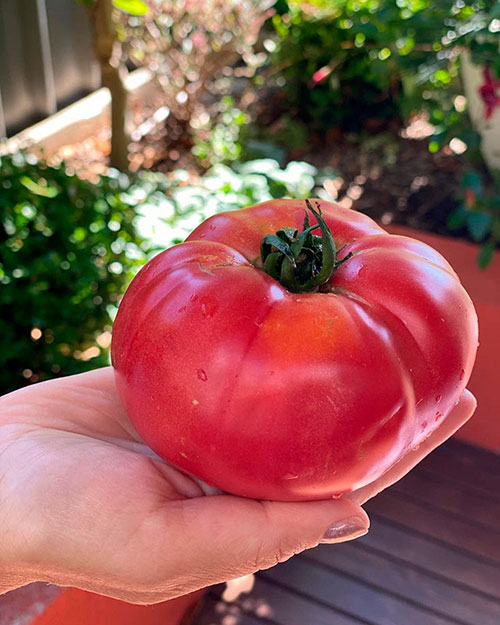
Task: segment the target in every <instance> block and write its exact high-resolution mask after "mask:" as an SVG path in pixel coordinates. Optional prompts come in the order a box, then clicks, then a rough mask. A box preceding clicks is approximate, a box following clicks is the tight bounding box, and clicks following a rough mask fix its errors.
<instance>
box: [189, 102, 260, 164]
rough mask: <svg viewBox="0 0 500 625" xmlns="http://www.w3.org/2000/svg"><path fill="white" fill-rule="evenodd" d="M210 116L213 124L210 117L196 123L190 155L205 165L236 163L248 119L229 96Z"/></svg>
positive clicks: (241, 147)
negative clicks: (192, 154)
mask: <svg viewBox="0 0 500 625" xmlns="http://www.w3.org/2000/svg"><path fill="white" fill-rule="evenodd" d="M214 113H215V115H214ZM212 114H213V117H214V118H215V120H216V121H215V122H214V121H213V119H211V118H210V117H209V118H205V119H204V120H203V121H202V120H199V123H198V128H197V133H196V135H195V138H194V143H195V145H194V147H193V153H194V154H195V156H197V157H198V158H199V159H200V161H201V162H202V164H204V165H206V166H210V165H215V164H216V163H232V162H234V161H238V160H240V159H241V157H242V152H243V146H242V136H243V134H244V133H243V130H244V128H245V127H246V126H247V125H248V124H249V123H250V116H249V115H248V114H247V113H245V112H244V111H242V110H241V109H239V108H238V107H237V106H236V105H235V102H234V98H233V97H232V96H230V95H226V96H223V97H222V98H221V99H220V101H219V102H218V103H217V104H216V105H214V107H213V113H212Z"/></svg>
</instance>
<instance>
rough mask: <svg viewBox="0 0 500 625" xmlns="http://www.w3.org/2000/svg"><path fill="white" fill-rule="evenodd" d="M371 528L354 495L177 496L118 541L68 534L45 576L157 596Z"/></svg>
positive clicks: (126, 595) (131, 595) (141, 597)
mask: <svg viewBox="0 0 500 625" xmlns="http://www.w3.org/2000/svg"><path fill="white" fill-rule="evenodd" d="M368 527H369V520H368V517H367V515H366V513H365V512H364V511H363V510H362V509H361V508H360V507H359V506H358V505H356V504H355V503H353V502H351V501H348V500H338V501H321V502H303V503H302V502H301V503H281V502H258V501H255V500H251V499H243V498H239V497H233V496H230V495H219V496H213V497H199V498H195V499H189V500H183V501H171V502H168V503H167V504H166V505H164V506H163V507H162V508H161V509H159V510H156V511H154V512H152V513H150V514H149V516H148V517H147V518H146V519H144V520H143V521H142V522H141V524H140V526H139V527H135V528H134V531H133V532H128V531H127V537H126V538H127V539H126V540H124V539H123V531H122V528H120V527H119V526H116V527H115V529H114V535H115V536H117V537H118V538H119V540H118V541H116V540H115V539H114V538H113V536H112V535H109V534H108V535H109V541H108V542H104V543H103V542H102V540H101V542H99V545H100V546H99V548H97V549H92V550H90V551H89V549H88V544H89V536H79V535H74V534H73V535H72V536H70V537H69V536H68V537H66V540H67V544H66V548H65V549H64V552H62V551H61V552H60V554H59V556H58V558H61V559H62V560H63V561H62V562H55V561H54V557H55V554H54V550H51V554H50V557H51V566H50V567H49V568H50V573H49V575H47V574H45V579H46V580H47V581H51V582H53V583H58V584H64V585H73V586H76V587H79V588H82V589H85V590H90V591H93V592H98V593H100V594H106V595H109V596H112V597H115V598H117V599H122V600H125V601H129V602H132V603H145V604H149V603H157V602H160V601H165V600H167V599H172V598H175V597H178V596H181V595H185V594H187V593H189V592H192V591H195V590H198V589H200V588H204V587H206V586H209V585H212V584H216V583H220V582H224V581H228V580H230V579H234V578H237V577H241V576H243V575H247V574H249V573H254V572H256V571H257V570H260V569H265V568H269V567H271V566H273V565H275V564H277V563H278V562H283V561H285V560H287V559H288V558H290V557H291V556H293V555H294V554H296V553H299V552H301V551H303V550H304V549H309V548H311V547H314V546H316V545H317V544H318V543H319V542H321V541H324V542H329V543H335V542H343V541H346V540H351V539H353V538H355V537H357V536H360V535H363V534H365V533H366V531H367V530H368ZM89 531H90V530H89ZM95 531H96V528H95V527H94V528H92V531H91V533H92V534H94V532H95ZM98 533H99V535H100V534H102V532H98ZM91 541H92V538H90V542H91ZM68 551H70V552H71V554H70V556H68ZM82 554H85V557H84V559H82Z"/></svg>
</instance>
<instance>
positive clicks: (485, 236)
mask: <svg viewBox="0 0 500 625" xmlns="http://www.w3.org/2000/svg"><path fill="white" fill-rule="evenodd" d="M460 200H461V202H460V205H459V206H458V207H457V208H455V209H454V210H453V211H452V212H451V213H450V215H449V217H448V226H449V227H450V228H451V229H452V230H459V229H461V230H464V231H465V232H466V233H467V234H468V235H469V236H470V237H471V238H472V239H473V240H474V241H477V242H478V243H481V244H482V245H481V249H480V250H479V254H478V259H477V260H478V265H479V266H480V267H481V268H483V269H484V268H485V267H487V266H488V264H489V263H490V261H491V259H492V257H493V252H494V251H495V249H496V248H497V247H498V245H499V244H500V172H493V175H492V177H491V178H490V179H489V180H488V179H486V176H484V175H483V176H481V174H480V173H479V172H478V171H475V170H469V171H467V172H466V174H465V175H464V177H463V180H462V193H461V197H460Z"/></svg>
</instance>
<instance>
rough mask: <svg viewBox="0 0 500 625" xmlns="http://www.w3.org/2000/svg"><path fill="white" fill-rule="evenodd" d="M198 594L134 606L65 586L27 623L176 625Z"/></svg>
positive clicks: (43, 624) (198, 596)
mask: <svg viewBox="0 0 500 625" xmlns="http://www.w3.org/2000/svg"><path fill="white" fill-rule="evenodd" d="M200 596H201V593H193V594H190V595H186V596H185V597H179V598H178V599H174V600H172V601H166V602H164V603H158V604H156V605H151V606H138V605H132V604H130V603H125V602H124V601H117V600H116V599H110V598H108V597H102V596H101V595H96V594H93V593H90V592H84V591H83V590H77V589H76V588H66V589H64V590H62V591H61V592H60V593H59V594H58V596H57V597H56V598H55V600H54V601H53V602H52V603H51V604H50V605H49V606H48V607H47V608H46V610H45V611H44V612H43V614H40V615H39V616H38V617H36V618H35V619H34V620H33V621H31V623H30V625H179V623H180V622H181V619H182V618H183V616H184V615H185V614H186V613H187V612H188V610H189V609H190V608H191V607H192V606H193V605H194V603H195V602H196V601H198V599H199V598H200Z"/></svg>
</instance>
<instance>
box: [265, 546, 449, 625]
mask: <svg viewBox="0 0 500 625" xmlns="http://www.w3.org/2000/svg"><path fill="white" fill-rule="evenodd" d="M260 575H262V576H263V577H264V579H270V580H272V581H274V582H276V583H278V584H281V585H282V587H286V588H288V589H290V590H291V591H293V592H295V593H301V594H302V596H306V597H308V598H309V599H310V600H313V601H316V602H319V603H322V604H323V605H326V606H330V607H333V608H336V609H337V608H338V609H341V610H343V611H344V612H346V613H348V614H351V615H352V616H353V617H355V618H359V619H362V620H364V621H365V622H367V623H371V624H373V625H395V624H397V625H399V624H401V625H402V624H404V625H450V623H456V621H455V620H453V619H450V618H445V617H442V616H439V615H437V614H434V613H432V612H431V611H430V610H427V609H425V608H419V607H417V606H415V605H412V604H409V603H407V602H406V601H404V600H402V599H400V598H398V597H395V596H393V595H390V594H387V593H383V592H381V591H380V590H378V589H375V588H373V587H370V586H368V585H366V584H364V583H360V582H358V581H355V580H353V579H352V578H350V577H347V576H345V575H343V574H339V573H338V572H336V571H331V570H326V569H325V568H322V567H321V568H320V567H318V566H315V565H314V564H313V563H311V562H308V561H307V560H305V559H304V558H294V559H292V560H290V561H288V562H285V563H283V564H280V565H278V566H275V567H273V568H272V569H269V570H268V571H263V572H262V573H260ZM333 622H335V621H333Z"/></svg>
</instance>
